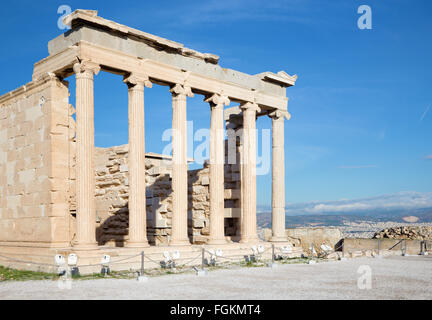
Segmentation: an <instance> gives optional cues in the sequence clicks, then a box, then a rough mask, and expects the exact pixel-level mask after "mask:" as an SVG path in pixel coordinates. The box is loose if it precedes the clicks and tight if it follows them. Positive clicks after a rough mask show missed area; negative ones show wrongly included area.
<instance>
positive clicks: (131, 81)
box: [123, 73, 153, 89]
mask: <svg viewBox="0 0 432 320" xmlns="http://www.w3.org/2000/svg"><path fill="white" fill-rule="evenodd" d="M123 82H124V83H126V84H127V85H128V87H129V88H131V87H137V86H138V87H140V88H142V89H144V87H147V88H151V87H152V86H153V84H152V83H151V81H150V79H149V77H148V76H146V75H145V76H142V75H137V74H135V73H132V74H130V75H129V76H128V77H125V78H124V80H123Z"/></svg>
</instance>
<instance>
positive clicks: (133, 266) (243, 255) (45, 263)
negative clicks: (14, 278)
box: [0, 241, 303, 274]
mask: <svg viewBox="0 0 432 320" xmlns="http://www.w3.org/2000/svg"><path fill="white" fill-rule="evenodd" d="M258 245H262V246H263V247H264V252H263V253H261V254H260V255H259V257H258V258H259V259H260V260H271V257H272V243H270V242H264V241H257V242H251V243H227V244H222V245H215V246H212V245H187V246H150V247H147V248H127V247H124V248H118V247H117V248H116V247H108V246H99V247H98V248H97V249H95V250H75V249H74V248H73V247H65V248H43V247H26V246H12V245H11V246H0V265H2V266H5V267H11V268H14V269H23V270H31V271H43V272H53V273H56V272H57V270H58V267H57V266H56V265H55V263H54V256H55V255H57V254H61V255H63V256H64V257H65V258H66V260H67V256H68V255H69V254H71V253H75V254H76V255H77V256H78V267H79V270H80V273H81V274H91V273H99V272H100V271H101V267H102V265H101V260H102V257H103V256H104V255H106V254H107V255H109V256H110V257H111V263H110V265H109V267H110V269H111V270H114V271H128V270H130V271H139V270H140V269H141V253H142V252H143V251H144V257H145V258H144V268H145V269H146V270H149V269H154V268H161V266H162V264H163V262H164V260H165V258H164V252H168V253H169V254H170V255H171V256H172V254H173V253H174V252H175V251H179V252H180V258H178V259H176V260H175V262H176V265H177V267H178V268H180V267H192V266H201V264H202V258H203V256H202V254H203V249H204V250H205V251H204V259H206V260H207V261H208V260H209V259H210V254H209V253H208V250H211V249H213V250H217V249H220V250H222V251H223V256H221V257H218V258H217V261H218V263H239V262H241V261H247V260H248V259H250V258H251V256H253V255H254V252H253V250H252V246H256V247H257V246H258ZM287 245H291V246H292V244H291V243H290V242H278V243H275V244H274V252H275V254H276V255H280V254H281V249H280V248H281V247H283V246H287ZM292 249H293V250H292V253H290V254H285V256H287V257H289V258H295V257H301V256H302V254H303V250H302V249H301V247H292Z"/></svg>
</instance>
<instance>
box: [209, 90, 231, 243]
mask: <svg viewBox="0 0 432 320" xmlns="http://www.w3.org/2000/svg"><path fill="white" fill-rule="evenodd" d="M205 101H206V102H209V103H210V108H211V123H210V186H209V191H210V237H209V241H208V242H207V243H208V244H223V243H226V239H225V224H224V220H225V217H224V208H225V197H224V192H225V186H224V163H225V139H224V138H225V137H224V105H225V106H227V105H229V103H230V101H229V99H228V98H227V97H226V96H221V95H219V94H214V95H212V96H211V97H209V98H208V99H206V100H205Z"/></svg>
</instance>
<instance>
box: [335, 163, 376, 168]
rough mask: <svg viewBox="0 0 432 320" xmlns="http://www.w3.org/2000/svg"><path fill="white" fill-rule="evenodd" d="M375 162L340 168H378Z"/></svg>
mask: <svg viewBox="0 0 432 320" xmlns="http://www.w3.org/2000/svg"><path fill="white" fill-rule="evenodd" d="M376 167H377V165H375V164H367V165H359V166H339V168H340V169H364V168H376Z"/></svg>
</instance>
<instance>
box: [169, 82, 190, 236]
mask: <svg viewBox="0 0 432 320" xmlns="http://www.w3.org/2000/svg"><path fill="white" fill-rule="evenodd" d="M170 91H171V93H172V107H173V119H172V166H173V168H172V206H173V212H172V219H171V238H170V242H169V244H170V245H188V244H190V241H189V237H188V214H187V208H188V180H187V170H188V164H187V141H186V138H187V123H186V97H187V96H192V92H191V90H190V88H185V87H183V86H181V85H179V84H177V85H175V86H174V87H172V88H171V90H170Z"/></svg>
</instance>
